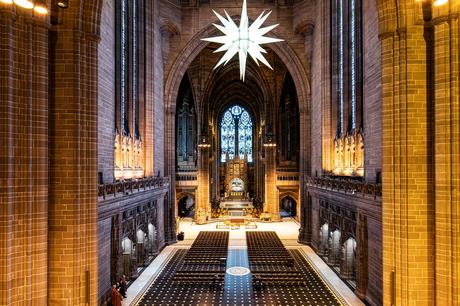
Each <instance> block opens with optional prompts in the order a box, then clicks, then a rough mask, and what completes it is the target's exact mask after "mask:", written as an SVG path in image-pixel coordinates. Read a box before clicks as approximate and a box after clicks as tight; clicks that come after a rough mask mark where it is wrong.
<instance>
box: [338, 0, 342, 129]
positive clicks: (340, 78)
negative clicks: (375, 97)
mask: <svg viewBox="0 0 460 306" xmlns="http://www.w3.org/2000/svg"><path fill="white" fill-rule="evenodd" d="M337 9H338V10H337V14H338V16H339V18H338V27H339V33H338V35H339V37H338V39H339V49H338V51H339V56H338V57H339V75H338V79H339V92H338V95H339V113H338V121H339V122H338V125H339V127H338V134H339V135H342V133H343V102H344V101H343V94H344V90H343V87H344V69H343V68H344V67H343V65H344V54H343V40H344V37H343V1H342V0H339V5H338V8H337Z"/></svg>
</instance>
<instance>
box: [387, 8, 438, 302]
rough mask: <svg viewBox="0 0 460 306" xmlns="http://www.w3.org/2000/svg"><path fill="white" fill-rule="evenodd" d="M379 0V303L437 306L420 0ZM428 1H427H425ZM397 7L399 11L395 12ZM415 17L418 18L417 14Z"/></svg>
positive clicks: (428, 110) (426, 62)
mask: <svg viewBox="0 0 460 306" xmlns="http://www.w3.org/2000/svg"><path fill="white" fill-rule="evenodd" d="M395 3H398V2H391V1H381V2H378V4H379V17H380V19H379V21H380V34H379V38H380V41H381V47H382V50H381V51H382V57H381V59H382V122H383V124H382V165H383V178H382V181H383V184H382V185H383V196H382V227H383V238H382V239H383V244H382V246H383V304H384V305H402V306H403V305H435V301H434V295H435V287H434V258H433V252H434V251H435V249H434V240H433V238H434V235H433V224H434V217H433V216H434V215H435V211H434V205H433V201H432V194H433V188H432V186H433V183H434V182H433V172H432V171H433V169H432V168H431V167H430V165H431V164H432V154H433V152H432V149H431V145H430V143H431V141H432V131H431V126H432V120H433V117H432V110H431V101H430V100H431V98H430V96H429V90H430V86H429V79H427V75H428V73H429V70H428V69H429V58H428V57H427V51H428V46H427V41H426V38H427V37H426V34H427V33H426V32H425V29H426V28H425V25H424V22H423V16H422V9H421V5H422V3H417V2H415V1H401V2H400V3H399V5H400V6H401V7H399V8H397V7H395V6H394V5H395ZM423 3H425V2H423ZM397 10H398V12H397ZM414 18H415V19H414Z"/></svg>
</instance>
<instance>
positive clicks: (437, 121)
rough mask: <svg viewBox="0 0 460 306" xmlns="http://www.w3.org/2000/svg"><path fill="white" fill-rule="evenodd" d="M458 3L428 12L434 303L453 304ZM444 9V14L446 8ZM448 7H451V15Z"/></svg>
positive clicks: (459, 176) (459, 177) (459, 121)
mask: <svg viewBox="0 0 460 306" xmlns="http://www.w3.org/2000/svg"><path fill="white" fill-rule="evenodd" d="M458 5H459V4H458V3H455V1H449V3H448V4H446V5H444V6H442V7H440V8H439V9H435V10H433V12H434V15H433V21H432V24H433V39H434V41H433V46H434V50H433V51H434V54H433V58H434V63H433V66H434V71H433V73H434V75H433V81H434V84H433V87H434V117H433V118H432V120H433V124H434V139H433V140H434V143H433V145H434V164H435V165H434V169H435V189H434V191H435V192H434V196H435V203H434V204H435V210H434V212H435V235H436V236H435V242H436V244H435V248H434V250H435V255H436V260H435V269H436V270H435V277H436V281H435V288H436V297H435V298H436V305H458V304H460V296H459V285H458V284H459V281H460V279H459V273H460V270H459V267H460V258H459V255H460V242H459V234H460V227H459V223H460V219H459V209H460V208H459V207H460V197H459V190H460V166H459V165H460V152H459V150H460V137H459V136H460V135H459V131H460V103H459V80H458V79H459V45H458V44H459V20H458ZM449 11H450V12H449ZM453 11H456V12H455V14H454V13H453Z"/></svg>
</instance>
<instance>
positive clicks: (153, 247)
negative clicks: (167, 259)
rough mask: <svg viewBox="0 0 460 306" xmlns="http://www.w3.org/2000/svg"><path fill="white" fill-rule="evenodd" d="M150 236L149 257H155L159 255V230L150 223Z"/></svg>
mask: <svg viewBox="0 0 460 306" xmlns="http://www.w3.org/2000/svg"><path fill="white" fill-rule="evenodd" d="M148 229H149V234H148V250H149V255H151V256H154V255H156V254H157V253H158V241H157V230H156V228H155V225H153V224H152V223H149V225H148Z"/></svg>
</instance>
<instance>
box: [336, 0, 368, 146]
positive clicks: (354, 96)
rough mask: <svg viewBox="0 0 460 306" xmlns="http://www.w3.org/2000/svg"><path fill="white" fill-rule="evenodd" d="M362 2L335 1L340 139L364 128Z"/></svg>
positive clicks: (349, 0)
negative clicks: (348, 133)
mask: <svg viewBox="0 0 460 306" xmlns="http://www.w3.org/2000/svg"><path fill="white" fill-rule="evenodd" d="M361 1H362V0H331V36H330V37H331V69H332V78H331V80H332V86H331V89H332V95H331V96H332V97H333V99H334V100H335V101H336V104H335V105H333V109H335V110H336V111H335V113H336V116H335V118H336V120H337V131H336V134H337V137H342V135H344V134H346V133H347V132H351V131H354V130H359V129H361V128H362V100H363V99H362V82H363V81H362V12H361V10H362V9H361Z"/></svg>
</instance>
